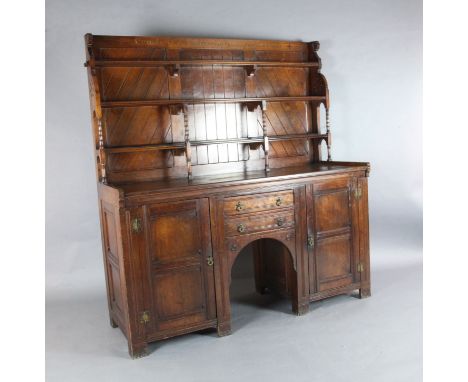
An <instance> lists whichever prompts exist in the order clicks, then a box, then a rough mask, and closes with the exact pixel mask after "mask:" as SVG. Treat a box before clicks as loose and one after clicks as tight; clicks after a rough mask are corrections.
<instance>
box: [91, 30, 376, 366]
mask: <svg viewBox="0 0 468 382" xmlns="http://www.w3.org/2000/svg"><path fill="white" fill-rule="evenodd" d="M85 43H86V63H85V66H86V68H87V73H88V81H89V90H90V101H91V122H92V128H93V134H94V144H95V147H94V148H95V154H96V176H97V180H98V191H99V210H100V220H101V233H102V245H103V259H104V268H105V275H106V286H107V296H108V308H109V315H110V324H111V326H113V327H117V326H118V327H119V328H120V329H121V330H122V332H123V333H124V334H125V336H126V337H127V339H128V346H129V352H130V354H131V356H132V357H139V356H142V355H145V354H146V352H147V345H148V343H149V342H151V341H156V340H161V339H164V338H168V337H173V336H176V335H181V334H184V333H190V332H193V331H198V330H203V329H208V328H213V329H217V331H218V334H219V335H220V336H223V335H227V334H229V333H230V332H231V307H230V292H229V288H230V282H231V269H232V266H233V264H234V262H235V261H236V258H237V256H238V255H239V253H240V252H241V251H242V249H243V248H245V247H246V246H248V245H251V246H252V248H253V261H254V269H255V285H256V289H257V291H258V292H259V293H266V292H268V291H272V292H279V293H280V294H282V295H284V296H286V297H287V298H290V299H291V305H292V310H293V312H294V313H295V314H298V315H300V314H305V313H306V312H307V311H308V309H309V303H310V301H316V300H319V299H323V298H327V297H330V296H334V295H338V294H343V293H349V292H351V291H353V290H359V295H360V297H367V296H370V268H369V236H368V229H369V227H368V226H369V223H368V206H367V203H368V201H367V198H368V195H367V177H368V175H369V164H368V163H356V162H334V161H331V132H330V123H329V96H328V85H327V81H326V79H325V77H324V76H323V74H322V73H321V60H320V58H319V56H318V54H317V51H318V49H319V44H318V42H311V43H302V42H292V41H267V40H224V39H223V40H222V39H194V38H170V37H114V36H93V35H91V34H88V35H86V36H85ZM322 107H324V110H325V112H324V115H321V108H322ZM320 118H322V119H323V120H325V129H324V128H323V127H322V129H321V128H320V126H321V124H320ZM324 130H326V131H324ZM323 144H325V145H326V148H327V158H326V159H327V160H326V161H325V160H323V159H325V158H322V154H321V147H322V145H323Z"/></svg>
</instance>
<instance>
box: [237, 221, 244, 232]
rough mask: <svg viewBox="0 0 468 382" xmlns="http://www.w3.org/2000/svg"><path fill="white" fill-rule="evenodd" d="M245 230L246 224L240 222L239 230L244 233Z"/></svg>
mask: <svg viewBox="0 0 468 382" xmlns="http://www.w3.org/2000/svg"><path fill="white" fill-rule="evenodd" d="M244 231H245V225H244V224H242V223H241V224H239V225H238V226H237V232H240V233H242V232H244Z"/></svg>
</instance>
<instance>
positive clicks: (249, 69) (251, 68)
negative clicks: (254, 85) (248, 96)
mask: <svg viewBox="0 0 468 382" xmlns="http://www.w3.org/2000/svg"><path fill="white" fill-rule="evenodd" d="M244 69H245V74H247V77H250V78H252V77H253V76H255V72H256V71H257V65H246V66H244Z"/></svg>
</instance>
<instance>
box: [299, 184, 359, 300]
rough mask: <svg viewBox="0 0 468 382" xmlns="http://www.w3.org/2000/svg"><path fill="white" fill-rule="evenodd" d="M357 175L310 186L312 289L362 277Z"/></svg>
mask: <svg viewBox="0 0 468 382" xmlns="http://www.w3.org/2000/svg"><path fill="white" fill-rule="evenodd" d="M353 182H354V180H353V178H339V179H333V180H329V181H324V182H317V183H313V184H310V185H308V186H307V220H308V223H307V225H308V227H307V230H308V248H309V267H310V269H309V274H310V293H311V294H313V293H317V292H323V291H327V290H330V289H335V288H342V287H346V286H348V285H350V284H353V283H355V282H358V281H359V272H358V270H359V264H358V261H359V250H358V248H359V243H358V240H359V235H358V230H357V228H358V227H357V224H358V223H357V222H358V216H357V203H356V201H355V198H354V193H353V192H352V191H353V190H354V184H353Z"/></svg>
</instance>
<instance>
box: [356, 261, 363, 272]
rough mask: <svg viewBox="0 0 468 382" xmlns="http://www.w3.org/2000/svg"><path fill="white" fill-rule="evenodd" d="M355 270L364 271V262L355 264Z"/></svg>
mask: <svg viewBox="0 0 468 382" xmlns="http://www.w3.org/2000/svg"><path fill="white" fill-rule="evenodd" d="M357 271H358V272H364V264H362V263H359V264H358V265H357Z"/></svg>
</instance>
